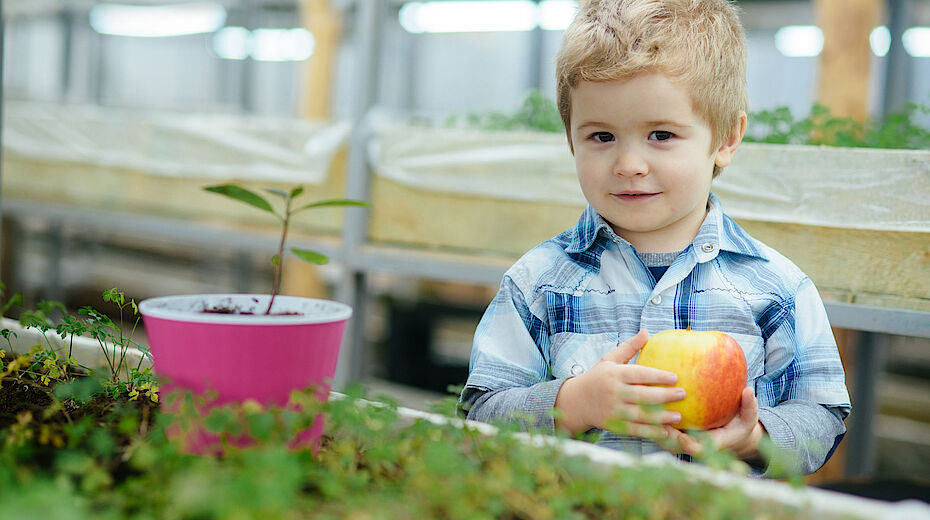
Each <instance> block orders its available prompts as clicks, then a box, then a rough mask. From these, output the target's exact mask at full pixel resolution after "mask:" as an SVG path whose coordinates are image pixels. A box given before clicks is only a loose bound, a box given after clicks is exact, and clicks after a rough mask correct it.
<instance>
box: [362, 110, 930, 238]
mask: <svg viewBox="0 0 930 520" xmlns="http://www.w3.org/2000/svg"><path fill="white" fill-rule="evenodd" d="M371 122H372V129H373V132H372V139H371V142H370V144H369V158H370V161H371V164H372V167H373V169H374V171H375V174H376V175H379V176H382V177H384V178H386V179H390V180H393V181H396V182H398V183H401V184H404V185H407V186H410V187H413V188H419V189H425V190H436V191H443V192H452V193H457V194H462V195H468V196H475V197H491V198H496V199H503V200H513V201H545V202H552V203H557V204H569V205H574V204H578V205H583V204H584V203H585V201H584V197H583V196H582V193H581V189H580V188H579V186H578V180H577V177H576V174H575V166H574V162H573V160H572V156H571V154H570V152H569V149H568V144H567V142H566V139H565V136H564V135H563V134H548V133H534V132H490V131H479V130H469V129H461V128H442V127H436V126H429V125H415V124H406V123H404V122H397V121H391V120H388V119H386V118H384V117H373V118H372V120H371ZM712 189H713V191H714V193H716V194H717V195H718V196H719V197H720V198H721V200H722V201H723V202H724V207H725V209H726V210H727V212H728V213H729V214H730V215H732V216H733V217H736V218H743V219H750V220H759V221H767V222H785V223H795V224H806V225H813V226H826V227H838V228H853V229H871V230H882V231H913V232H930V152H928V151H903V150H876V149H862V148H855V149H850V148H832V147H816V146H785V145H761V144H754V143H744V144H743V145H742V146H741V147H740V150H739V152H738V153H737V154H736V157H735V159H734V161H733V163H732V164H731V166H730V167H728V168H726V169H725V170H724V172H723V173H722V174H721V176H720V177H719V178H717V179H716V180H715V181H714V185H713V187H712Z"/></svg>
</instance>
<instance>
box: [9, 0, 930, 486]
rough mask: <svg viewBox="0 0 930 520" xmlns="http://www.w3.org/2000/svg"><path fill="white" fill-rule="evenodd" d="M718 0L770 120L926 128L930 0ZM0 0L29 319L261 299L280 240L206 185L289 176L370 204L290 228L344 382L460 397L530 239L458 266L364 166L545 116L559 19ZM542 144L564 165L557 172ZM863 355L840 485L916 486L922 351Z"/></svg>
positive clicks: (291, 278) (925, 421) (545, 10)
mask: <svg viewBox="0 0 930 520" xmlns="http://www.w3.org/2000/svg"><path fill="white" fill-rule="evenodd" d="M737 3H738V5H739V6H740V8H741V9H742V21H743V24H744V26H745V28H746V32H747V38H748V52H749V67H748V87H749V93H750V111H751V112H752V113H754V114H756V113H765V111H775V110H777V109H781V110H782V112H781V113H782V114H785V113H787V114H789V117H791V118H796V119H803V118H804V117H807V115H808V114H810V113H811V110H812V107H813V106H814V105H815V103H822V104H824V105H826V106H827V107H828V108H830V109H831V110H832V111H833V113H835V114H837V115H840V116H844V117H850V118H853V119H855V120H859V121H865V120H870V121H882V120H883V118H886V117H887V116H888V115H889V114H895V113H900V112H901V111H908V110H910V111H909V112H907V113H908V114H909V117H910V118H911V119H910V120H909V121H910V123H909V124H913V125H914V128H918V129H919V128H923V129H926V128H927V127H930V111H927V110H919V109H909V108H908V107H909V106H911V105H912V104H917V105H923V106H927V105H930V0H843V1H835V0H834V1H831V0H740V1H738V2H737ZM0 4H2V14H3V22H4V25H3V55H2V56H3V82H2V89H3V104H2V109H3V115H4V127H3V135H2V139H3V154H4V157H3V159H4V162H3V170H2V177H0V178H2V181H3V185H2V192H0V197H2V198H0V207H2V209H3V241H2V247H3V250H2V257H0V267H2V279H3V282H4V283H5V284H6V285H7V288H8V292H21V293H23V294H24V296H25V300H26V305H27V306H29V305H34V304H35V303H36V302H38V301H40V300H43V299H56V300H60V301H63V302H64V303H65V304H66V305H67V306H68V307H69V308H78V307H80V306H82V305H93V306H95V307H98V308H99V307H102V304H101V301H100V292H101V291H102V290H104V289H106V288H109V287H113V286H116V287H119V288H120V289H122V290H124V291H126V293H127V296H129V297H132V298H135V299H136V300H137V301H138V300H140V299H143V298H146V297H151V296H157V295H164V294H177V293H198V292H224V291H225V292H249V291H251V292H265V291H267V290H268V288H269V287H270V280H271V264H270V262H269V261H268V258H269V257H270V255H271V254H272V250H273V245H274V244H275V240H276V238H275V236H274V232H273V230H271V229H269V225H268V224H269V223H268V222H267V221H263V220H262V219H261V216H260V215H255V214H253V213H250V210H249V209H248V208H242V209H241V210H240V208H231V207H229V206H230V204H226V203H225V202H224V201H214V200H213V199H212V198H210V196H209V195H205V194H202V193H198V191H199V187H201V186H203V185H206V184H209V183H218V182H220V180H223V181H224V182H225V181H227V180H233V181H238V182H243V183H246V184H249V183H252V184H254V185H255V186H264V185H276V186H277V185H282V186H289V185H295V184H298V183H301V184H306V185H308V186H309V188H310V189H309V191H310V193H311V196H313V197H317V198H321V197H324V196H327V197H329V196H338V197H343V196H347V197H353V198H362V199H366V200H373V207H372V209H371V213H366V212H357V213H353V212H351V211H344V212H343V211H342V210H326V211H329V213H327V212H325V211H324V212H322V213H320V214H319V216H318V217H315V218H314V219H313V220H310V219H308V220H307V221H304V222H302V223H298V225H295V229H294V234H293V235H292V241H293V243H295V244H306V245H308V246H309V247H315V248H317V249H318V250H321V251H323V252H324V253H326V254H329V255H330V256H331V257H332V259H333V262H331V263H330V264H329V265H327V266H323V267H321V268H312V267H309V266H304V265H300V264H299V263H298V262H296V261H291V262H289V264H288V268H287V271H286V279H285V292H287V293H290V294H302V295H308V296H323V297H332V298H337V299H341V300H343V301H349V302H352V303H353V306H355V307H356V315H355V317H354V318H353V323H354V327H353V329H352V331H351V332H350V337H349V338H348V339H347V342H348V343H349V344H351V345H354V348H355V350H354V351H355V352H358V353H359V354H358V356H357V357H356V358H355V359H354V360H353V361H345V362H343V361H341V365H340V370H341V374H342V376H341V377H342V378H343V380H350V379H351V380H362V381H364V382H366V384H368V385H369V386H370V387H371V388H372V389H373V391H374V392H384V393H386V394H389V395H392V396H394V397H395V398H396V399H399V400H400V401H401V402H402V403H404V404H408V405H410V406H414V407H418V408H423V407H425V406H427V405H428V403H430V402H432V401H435V400H436V399H438V398H439V397H441V396H443V395H445V394H446V393H447V388H448V387H449V386H450V385H461V384H462V383H463V382H464V380H465V377H466V375H467V364H468V357H469V353H470V348H471V336H472V334H473V332H474V328H475V325H476V323H477V320H478V319H479V318H480V316H481V313H482V311H483V309H484V307H485V306H486V305H487V304H488V302H489V301H490V299H491V298H492V297H493V295H494V293H495V291H496V286H497V280H499V279H500V273H502V272H503V269H505V268H506V266H507V265H509V263H511V262H512V261H513V260H514V259H515V258H516V257H517V256H518V255H519V251H522V250H525V249H528V247H524V246H525V244H524V243H522V242H521V243H519V244H511V245H510V247H506V246H501V247H497V248H495V247H487V248H484V249H482V250H481V251H479V252H477V253H476V252H475V251H474V250H471V249H473V248H471V247H470V244H473V243H474V242H473V241H470V239H469V238H468V236H469V233H474V232H476V231H475V230H473V229H469V226H467V225H463V226H462V227H461V228H456V227H455V222H456V219H457V218H458V216H457V214H456V213H455V212H456V211H457V210H458V209H459V208H460V206H458V204H459V203H460V202H461V200H460V199H461V197H459V196H458V195H454V196H450V198H449V199H448V202H447V203H444V204H443V205H442V206H439V207H433V208H432V209H431V211H433V212H434V213H432V214H431V215H429V217H428V218H435V219H437V220H442V219H445V220H443V222H446V221H448V224H445V223H444V224H443V226H445V227H443V228H442V231H443V233H442V234H443V235H445V237H444V238H445V241H441V240H438V239H435V237H434V236H431V237H424V236H423V235H424V234H426V233H423V232H419V231H418V230H419V229H420V228H419V227H418V226H419V224H418V223H417V221H415V220H414V219H413V217H411V216H410V215H411V213H410V210H409V208H407V209H406V210H405V209H403V208H402V207H401V206H403V205H404V204H406V205H408V206H410V205H413V206H418V205H421V202H420V200H421V199H418V198H416V197H417V196H423V197H425V198H424V199H423V201H424V202H422V204H427V202H426V201H427V200H429V197H428V193H427V195H422V194H421V195H412V194H410V193H408V192H405V191H403V190H401V189H399V188H398V185H396V184H391V183H390V182H382V183H381V184H378V183H376V182H374V181H372V180H371V173H372V171H373V170H377V169H378V168H377V167H376V165H374V163H375V161H376V158H378V157H382V158H383V156H384V154H385V153H387V152H385V150H395V149H396V148H390V149H389V148H388V146H387V144H390V143H393V144H397V143H396V142H401V148H403V146H407V145H405V144H404V143H407V141H405V140H404V139H406V138H407V137H409V136H410V135H412V134H414V133H417V134H418V135H419V138H418V140H416V141H410V142H409V147H414V148H415V147H420V148H423V149H426V151H431V150H432V149H433V148H432V147H436V148H443V147H444V146H445V141H444V139H446V140H447V139H450V138H449V137H441V136H439V135H438V130H437V133H436V136H435V138H434V139H435V140H432V138H431V135H432V133H431V131H430V128H441V129H445V130H448V129H449V128H450V126H451V127H455V126H456V125H458V124H459V123H457V122H462V121H466V122H467V121H469V120H471V121H482V120H483V121H491V120H495V119H494V117H493V116H494V115H497V116H500V117H499V118H498V119H503V120H508V119H507V118H508V117H510V115H511V114H515V113H519V112H520V111H521V110H522V111H523V112H524V113H525V112H527V111H529V112H531V114H530V116H532V115H533V114H536V115H540V114H541V116H540V117H542V118H543V119H545V117H549V119H548V122H549V123H552V112H551V107H548V105H547V106H544V107H542V108H539V107H538V106H536V105H533V103H537V104H539V103H542V104H543V105H545V103H548V102H551V99H552V98H553V97H554V95H555V78H554V65H553V58H554V55H555V53H556V50H557V48H558V46H559V43H560V40H561V36H562V31H563V30H564V28H565V27H566V26H567V24H568V23H569V21H570V20H571V17H572V14H573V12H574V9H575V8H576V2H574V1H570V0H537V1H532V0H516V1H491V0H473V1H439V0H437V1H424V2H406V1H402V0H356V1H352V0H215V1H196V2H181V1H170V2H169V1H158V0H147V1H142V0H136V1H130V0H126V1H125V2H121V3H113V2H95V1H89V0H5V1H2V2H0ZM831 53H832V54H831ZM846 55H849V56H853V58H850V59H846V58H845V56H846ZM785 111H787V112H785ZM529 119H532V117H529ZM558 124H559V123H558V120H557V119H556V120H555V125H556V126H558ZM752 124H753V123H752V121H751V122H750V125H751V126H750V131H752ZM404 125H407V126H404ZM430 125H434V126H430ZM520 130H521V131H523V130H526V128H521V129H520ZM557 131H558V130H557V129H556V134H555V135H556V136H557ZM373 135H374V136H377V137H378V140H372V136H373ZM444 135H445V134H444ZM462 138H463V139H464V137H462ZM452 139H455V137H453V138H452ZM559 139H560V140H558V141H555V142H559V143H561V144H559V145H558V150H557V152H558V153H559V154H561V155H559V160H560V161H565V160H569V161H570V156H568V155H567V149H565V147H564V143H562V141H564V139H562V138H559ZM392 140H393V141H392ZM395 141H396V142H395ZM375 145H377V146H375ZM379 153H380V154H382V155H378V154H379ZM427 155H428V154H427ZM421 159H422V158H421ZM566 164H570V163H566ZM383 169H384V171H387V170H388V168H387V167H386V166H385V167H384V168H383ZM926 174H927V172H926V171H922V172H917V171H915V176H917V175H923V177H920V178H919V179H920V180H918V181H917V182H918V183H923V184H915V186H918V187H920V188H921V189H923V187H925V186H926V184H925V182H926V181H925V179H926ZM394 180H396V178H394ZM398 182H399V181H398ZM413 182H419V181H415V180H414V181H413ZM423 183H424V184H423V186H420V187H425V186H426V181H423ZM414 188H417V186H414ZM488 189H491V190H493V186H491V187H489V188H488ZM378 197H382V199H381V201H379V200H378ZM443 200H446V199H443ZM488 200H490V199H488ZM484 202H486V201H485V200H484V199H482V202H480V203H479V204H478V205H477V206H476V207H477V208H478V209H476V210H472V211H477V212H479V213H480V212H482V211H484V210H482V209H481V208H484V207H485V206H482V205H481V204H483V203H484ZM523 203H524V202H516V203H514V204H515V205H516V206H519V204H523ZM569 206H571V207H570V210H564V209H560V210H559V211H561V213H558V214H559V215H560V216H562V215H564V216H566V217H565V218H561V220H560V222H562V223H563V224H564V225H562V227H561V228H555V229H554V232H553V230H552V229H548V228H547V229H545V230H535V229H534V230H533V233H530V234H529V235H530V236H529V237H524V236H521V237H519V238H520V240H526V241H527V243H528V244H529V245H530V246H531V245H532V244H534V243H538V242H539V241H541V240H544V239H545V238H547V237H548V236H551V235H552V234H554V233H557V232H558V231H560V230H561V229H565V228H567V227H569V226H571V225H572V224H573V223H574V221H575V218H577V214H578V211H579V209H578V206H577V204H575V205H571V204H570V205H569ZM518 209H520V208H519V207H517V209H514V211H515V212H516V211H517V210H518ZM520 211H523V210H522V209H520ZM540 211H543V210H540ZM545 211H548V210H545ZM513 214H518V213H513ZM528 214H529V215H534V213H532V212H530V213H528ZM530 218H534V217H530ZM920 218H922V217H919V218H918V220H919V219H920ZM921 222H922V225H924V226H926V224H927V222H926V219H925V218H924V220H922V221H921ZM499 224H500V223H499V222H489V223H486V227H485V228H483V229H482V230H477V232H479V233H480V232H484V233H485V234H489V233H491V231H490V230H492V229H493V228H495V227H496V226H497V225H499ZM518 229H519V228H518ZM537 231H538V232H537ZM924 231H927V230H926V229H924ZM405 232H408V233H407V234H405ZM914 236H915V235H913V234H912V235H909V237H910V239H911V240H915V239H914V238H913V237H914ZM916 236H917V237H918V238H917V239H918V240H919V239H922V238H921V237H926V236H928V235H927V234H926V233H922V234H920V233H919V234H917V235H916ZM514 240H516V237H514ZM892 240H893V239H892ZM502 242H507V239H506V238H505V239H503V240H502ZM926 246H927V244H926V243H925V244H924V247H926ZM883 247H884V246H883ZM875 249H876V250H874V251H870V254H872V255H876V256H880V255H882V254H883V251H884V249H882V248H879V247H876V248H875ZM923 254H924V257H923V258H920V257H919V255H918V257H915V258H916V260H914V262H916V263H910V264H907V266H908V267H907V269H911V271H912V272H911V273H910V276H912V277H916V278H919V279H920V278H927V277H928V273H930V268H928V265H930V249H925V253H923ZM837 261H839V259H837ZM915 266H916V267H915ZM915 270H916V271H915ZM892 275H893V276H896V274H894V273H892ZM816 281H817V280H816V279H815V282H816ZM908 298H909V300H908V301H909V302H911V303H908V304H907V306H905V307H906V309H908V310H914V311H919V313H917V314H913V315H911V314H908V315H907V316H908V317H909V319H916V320H926V316H928V314H927V312H928V311H930V294H927V293H926V292H922V293H920V294H917V295H916V296H915V295H913V294H911V295H909V296H908ZM888 301H891V300H888ZM895 301H900V299H898V300H895ZM914 302H916V303H914ZM890 305H891V306H892V307H895V305H894V304H890ZM895 308H897V307H895ZM915 316H916V317H915ZM921 327H922V328H921ZM926 327H927V326H926V322H925V321H923V322H922V323H920V324H918V325H915V326H914V327H913V328H911V329H908V330H926ZM902 330H904V329H902ZM841 339H842V338H841ZM860 339H861V338H860ZM872 339H873V340H874V339H875V338H872ZM845 341H848V342H851V344H855V342H856V341H858V340H856V339H855V338H854V339H848V340H845ZM876 341H879V340H876ZM876 344H879V345H880V348H877V349H875V350H873V351H870V352H871V354H870V356H871V357H869V358H868V359H864V358H861V356H860V358H861V359H860V360H858V361H861V363H868V364H869V366H870V369H869V370H870V374H871V376H870V377H872V378H873V381H874V382H875V385H876V393H875V396H874V399H875V401H876V405H875V408H874V410H875V413H876V416H875V420H874V421H872V422H870V423H869V424H868V425H867V426H866V427H867V428H868V430H869V432H870V435H874V439H875V442H874V443H872V444H869V445H868V450H869V451H868V453H865V454H863V455H862V458H863V459H864V461H865V462H863V464H862V465H861V466H860V467H858V468H856V471H855V472H853V473H857V474H864V475H869V476H873V477H874V476H881V477H885V478H914V477H915V476H918V477H919V476H921V475H924V476H925V475H926V474H927V469H926V468H927V467H928V464H930V342H928V340H927V339H926V338H921V337H907V336H903V335H889V334H884V335H882V336H881V338H880V342H878V343H876ZM853 351H855V349H854V348H853V349H852V350H850V351H849V352H853ZM852 355H853V354H849V353H847V354H845V355H844V356H846V357H844V362H846V363H852V360H851V359H850V358H851V356H852ZM852 368H853V367H852V366H851V365H849V364H848V365H847V372H848V373H850V377H852V374H853V373H857V372H855V370H852ZM844 471H845V470H844V469H843V468H839V469H837V470H834V473H833V475H834V476H837V475H841V474H843V472H844ZM846 473H849V472H848V471H846Z"/></svg>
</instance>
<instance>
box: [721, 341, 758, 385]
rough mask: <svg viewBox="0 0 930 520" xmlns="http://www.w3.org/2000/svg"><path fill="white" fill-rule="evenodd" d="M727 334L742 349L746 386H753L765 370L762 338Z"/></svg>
mask: <svg viewBox="0 0 930 520" xmlns="http://www.w3.org/2000/svg"><path fill="white" fill-rule="evenodd" d="M727 334H728V335H729V336H730V337H731V338H733V339H735V340H736V342H737V343H739V346H740V348H742V349H743V355H745V356H746V385H747V386H753V385H752V383H753V381H755V380H756V379H757V378H758V377H759V376H761V375H762V372H763V369H764V368H765V346H764V343H763V341H762V336H756V335H754V334H737V333H733V332H728V333H727Z"/></svg>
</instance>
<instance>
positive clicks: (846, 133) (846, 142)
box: [446, 90, 930, 150]
mask: <svg viewBox="0 0 930 520" xmlns="http://www.w3.org/2000/svg"><path fill="white" fill-rule="evenodd" d="M928 116H930V105H923V104H919V103H911V104H908V105H907V106H906V107H905V108H904V109H903V110H900V111H897V112H891V113H888V114H886V115H885V117H884V118H883V119H881V120H870V121H866V122H858V121H855V120H853V119H851V118H848V117H838V116H835V115H833V114H831V113H830V110H829V109H828V108H827V107H825V106H823V105H821V104H817V103H815V104H814V105H813V107H812V108H811V113H810V114H809V115H807V116H804V117H800V118H798V117H795V116H794V114H792V113H791V109H789V108H788V107H785V106H783V107H778V108H774V109H771V110H760V111H758V112H753V113H752V114H750V115H749V128H748V129H747V132H746V136H745V138H744V141H746V142H758V143H773V144H811V145H828V146H846V147H858V148H902V149H911V150H926V149H930V128H927V127H926V126H924V125H923V124H922V123H921V120H926V119H927V118H928ZM460 125H462V126H465V127H468V128H480V129H483V130H492V131H493V130H534V131H541V132H553V133H558V132H564V131H565V128H564V126H563V125H562V119H561V116H560V115H559V111H558V109H557V107H556V105H555V101H553V100H552V99H551V98H549V97H548V96H546V95H545V94H543V93H542V92H540V91H538V90H533V91H530V92H529V93H528V94H527V95H526V97H525V98H524V100H523V103H522V105H521V106H520V108H519V109H518V110H517V111H515V112H512V113H503V112H490V113H486V114H468V115H466V116H465V117H464V118H461V117H460V116H458V115H452V116H449V118H448V119H447V120H446V126H460Z"/></svg>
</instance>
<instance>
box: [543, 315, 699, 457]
mask: <svg viewBox="0 0 930 520" xmlns="http://www.w3.org/2000/svg"><path fill="white" fill-rule="evenodd" d="M648 339H649V334H648V333H647V332H646V331H645V330H641V331H639V333H638V334H636V335H635V336H633V337H632V338H630V339H628V340H626V341H624V342H623V343H621V344H619V345H617V348H615V349H614V350H612V351H610V352H608V353H607V354H606V355H604V357H602V358H601V360H600V361H598V362H597V364H595V365H594V366H593V367H591V369H590V370H588V371H587V372H585V373H584V374H581V375H580V376H577V377H572V378H569V379H567V380H566V381H565V383H563V384H562V388H561V389H560V390H559V394H558V396H556V400H555V407H556V409H558V410H559V411H560V412H561V414H560V415H561V417H559V418H558V419H557V420H556V427H559V428H563V429H566V430H568V431H569V432H570V433H572V434H573V435H574V434H576V433H580V432H584V431H587V430H589V429H591V428H601V429H606V423H607V421H608V420H610V419H613V418H619V419H622V420H624V421H627V423H628V426H629V430H628V431H627V432H625V433H628V434H629V435H634V436H637V437H646V438H651V439H662V438H665V437H666V434H667V432H666V431H665V428H664V427H663V425H665V424H675V423H677V422H678V421H680V420H681V415H680V414H679V413H678V412H670V411H668V410H649V409H647V408H644V407H643V406H642V405H656V404H663V403H669V402H673V401H680V400H682V399H684V398H685V390H684V389H683V388H677V387H671V388H670V387H661V386H649V385H653V384H662V385H674V384H675V383H677V382H678V376H677V375H676V374H675V373H673V372H668V371H665V370H659V369H657V368H652V367H644V366H639V365H631V364H629V361H630V360H631V359H633V356H635V355H636V353H637V352H639V351H640V350H641V349H642V348H643V346H645V345H646V341H647V340H648Z"/></svg>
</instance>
